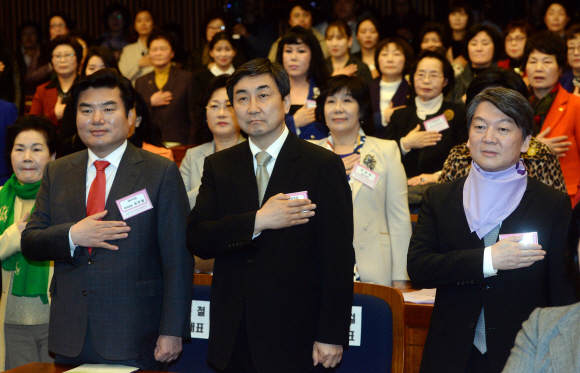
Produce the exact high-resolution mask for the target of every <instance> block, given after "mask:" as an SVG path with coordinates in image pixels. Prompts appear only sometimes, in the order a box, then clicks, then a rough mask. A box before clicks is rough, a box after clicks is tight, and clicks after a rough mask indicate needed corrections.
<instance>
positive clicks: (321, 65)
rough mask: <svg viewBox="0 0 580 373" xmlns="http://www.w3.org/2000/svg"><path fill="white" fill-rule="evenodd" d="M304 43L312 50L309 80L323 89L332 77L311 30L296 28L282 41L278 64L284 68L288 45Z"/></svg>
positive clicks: (277, 59)
mask: <svg viewBox="0 0 580 373" xmlns="http://www.w3.org/2000/svg"><path fill="white" fill-rule="evenodd" d="M300 43H304V44H305V45H307V46H308V48H310V56H311V57H310V64H309V66H308V79H314V82H315V83H316V85H317V86H319V87H322V86H324V84H325V83H326V81H327V80H328V78H329V77H330V73H329V72H328V67H326V63H325V61H324V54H323V53H322V48H320V43H319V42H318V39H316V36H314V34H313V33H312V32H310V30H306V29H305V28H304V27H302V26H294V27H292V28H291V29H290V30H288V32H287V33H286V34H284V36H282V39H280V42H279V43H278V50H277V51H276V62H278V63H279V64H280V65H282V66H284V63H283V62H282V56H283V54H284V47H285V46H286V45H288V44H290V45H293V44H294V45H295V44H300Z"/></svg>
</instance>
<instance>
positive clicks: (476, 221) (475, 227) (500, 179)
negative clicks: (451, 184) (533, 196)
mask: <svg viewBox="0 0 580 373" xmlns="http://www.w3.org/2000/svg"><path fill="white" fill-rule="evenodd" d="M527 175H528V173H527V171H526V167H525V166H524V161H523V159H520V161H519V162H518V163H516V164H515V166H513V167H509V168H508V169H506V170H503V171H498V172H487V171H484V170H483V169H482V168H481V167H479V165H478V164H477V163H475V162H472V165H471V170H470V171H469V175H468V176H467V180H465V185H464V186H463V210H464V211H465V216H466V217H467V223H468V224H469V229H470V231H471V232H476V233H477V236H478V237H479V238H480V239H481V238H483V237H484V236H485V235H486V234H488V233H489V232H490V231H491V230H492V229H493V228H495V227H496V226H497V225H498V224H500V223H501V222H502V221H504V219H505V218H507V217H508V216H509V215H510V214H511V213H512V212H513V211H514V210H515V209H516V208H517V207H518V205H519V204H520V201H521V200H522V197H523V195H524V192H525V191H526V187H527V185H528V178H527Z"/></svg>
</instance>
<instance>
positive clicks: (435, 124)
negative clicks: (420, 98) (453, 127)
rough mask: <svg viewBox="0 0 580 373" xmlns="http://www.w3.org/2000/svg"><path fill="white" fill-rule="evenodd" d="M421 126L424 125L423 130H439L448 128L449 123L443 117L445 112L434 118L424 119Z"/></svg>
mask: <svg viewBox="0 0 580 373" xmlns="http://www.w3.org/2000/svg"><path fill="white" fill-rule="evenodd" d="M423 126H425V131H435V132H441V131H443V130H446V129H447V128H449V123H448V122H447V119H445V114H441V115H439V116H436V117H435V118H431V119H429V120H426V121H424V122H423Z"/></svg>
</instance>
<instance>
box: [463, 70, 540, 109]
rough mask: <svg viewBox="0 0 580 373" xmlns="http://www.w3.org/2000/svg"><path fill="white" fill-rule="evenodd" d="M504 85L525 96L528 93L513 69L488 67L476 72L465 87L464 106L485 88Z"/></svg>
mask: <svg viewBox="0 0 580 373" xmlns="http://www.w3.org/2000/svg"><path fill="white" fill-rule="evenodd" d="M493 87H504V88H509V89H513V90H514V91H517V92H519V93H521V95H522V96H524V97H527V96H528V95H529V94H530V93H529V91H528V87H527V86H526V83H525V82H524V80H523V79H522V77H521V76H520V75H519V74H518V73H516V72H515V71H513V70H508V69H502V68H501V67H494V66H492V67H489V68H487V69H485V70H484V71H482V72H481V73H479V74H477V76H476V77H475V78H473V80H472V81H471V83H470V84H469V87H467V92H466V93H465V96H466V98H465V106H468V105H469V103H470V102H471V100H473V98H474V97H475V96H476V95H477V94H478V93H479V92H481V91H483V90H485V89H487V88H493Z"/></svg>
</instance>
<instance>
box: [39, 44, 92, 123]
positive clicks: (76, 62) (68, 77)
mask: <svg viewBox="0 0 580 373" xmlns="http://www.w3.org/2000/svg"><path fill="white" fill-rule="evenodd" d="M50 45H51V48H50V51H51V54H52V60H51V62H50V64H51V66H52V68H53V69H54V72H55V73H56V74H55V75H54V76H53V78H52V79H51V80H50V81H49V82H48V83H44V84H42V85H39V86H38V88H37V89H36V93H35V94H34V97H33V99H32V107H31V108H30V114H32V115H46V116H47V117H48V119H50V121H51V122H52V123H53V124H54V126H55V127H57V129H59V127H60V123H61V119H62V117H63V114H64V109H65V106H66V104H67V102H68V99H69V96H70V93H71V88H72V86H73V84H74V83H75V82H76V80H77V75H78V74H77V73H78V67H79V66H80V64H81V59H82V56H83V52H82V48H81V46H80V44H79V43H78V42H77V41H76V40H75V39H73V38H72V37H70V36H57V37H56V38H54V39H53V40H52V41H51V42H50Z"/></svg>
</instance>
